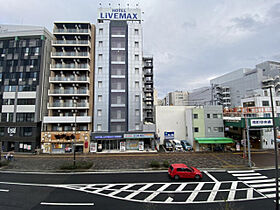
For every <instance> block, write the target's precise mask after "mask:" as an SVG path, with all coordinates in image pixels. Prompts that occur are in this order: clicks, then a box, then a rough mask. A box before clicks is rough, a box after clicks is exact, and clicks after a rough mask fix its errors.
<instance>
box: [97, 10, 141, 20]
mask: <svg viewBox="0 0 280 210" xmlns="http://www.w3.org/2000/svg"><path fill="white" fill-rule="evenodd" d="M98 19H107V20H141V10H140V9H129V8H125V9H121V8H116V9H112V8H100V9H99V10H98Z"/></svg>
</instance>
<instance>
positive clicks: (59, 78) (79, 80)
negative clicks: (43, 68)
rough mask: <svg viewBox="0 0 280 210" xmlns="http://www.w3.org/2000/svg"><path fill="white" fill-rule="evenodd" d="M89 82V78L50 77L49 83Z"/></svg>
mask: <svg viewBox="0 0 280 210" xmlns="http://www.w3.org/2000/svg"><path fill="white" fill-rule="evenodd" d="M83 81H89V77H67V76H66V77H50V82H83Z"/></svg>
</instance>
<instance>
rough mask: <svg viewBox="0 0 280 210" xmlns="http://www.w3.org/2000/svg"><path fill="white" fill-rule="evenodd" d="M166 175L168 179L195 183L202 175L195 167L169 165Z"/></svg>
mask: <svg viewBox="0 0 280 210" xmlns="http://www.w3.org/2000/svg"><path fill="white" fill-rule="evenodd" d="M168 175H169V177H170V178H172V179H175V180H178V179H185V178H188V179H195V180H197V181H199V180H201V179H202V173H201V172H200V170H198V169H197V168H195V167H188V166H186V165H185V164H182V163H180V164H171V165H170V166H169V168H168Z"/></svg>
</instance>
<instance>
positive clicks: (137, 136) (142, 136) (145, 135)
mask: <svg viewBox="0 0 280 210" xmlns="http://www.w3.org/2000/svg"><path fill="white" fill-rule="evenodd" d="M123 137H124V138H125V139H150V138H154V134H153V133H139V134H124V135H123Z"/></svg>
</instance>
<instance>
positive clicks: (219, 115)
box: [213, 114, 222, 119]
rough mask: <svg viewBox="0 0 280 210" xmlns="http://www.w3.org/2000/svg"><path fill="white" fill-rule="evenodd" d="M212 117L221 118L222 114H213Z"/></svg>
mask: <svg viewBox="0 0 280 210" xmlns="http://www.w3.org/2000/svg"><path fill="white" fill-rule="evenodd" d="M213 118H218V119H222V114H213Z"/></svg>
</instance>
